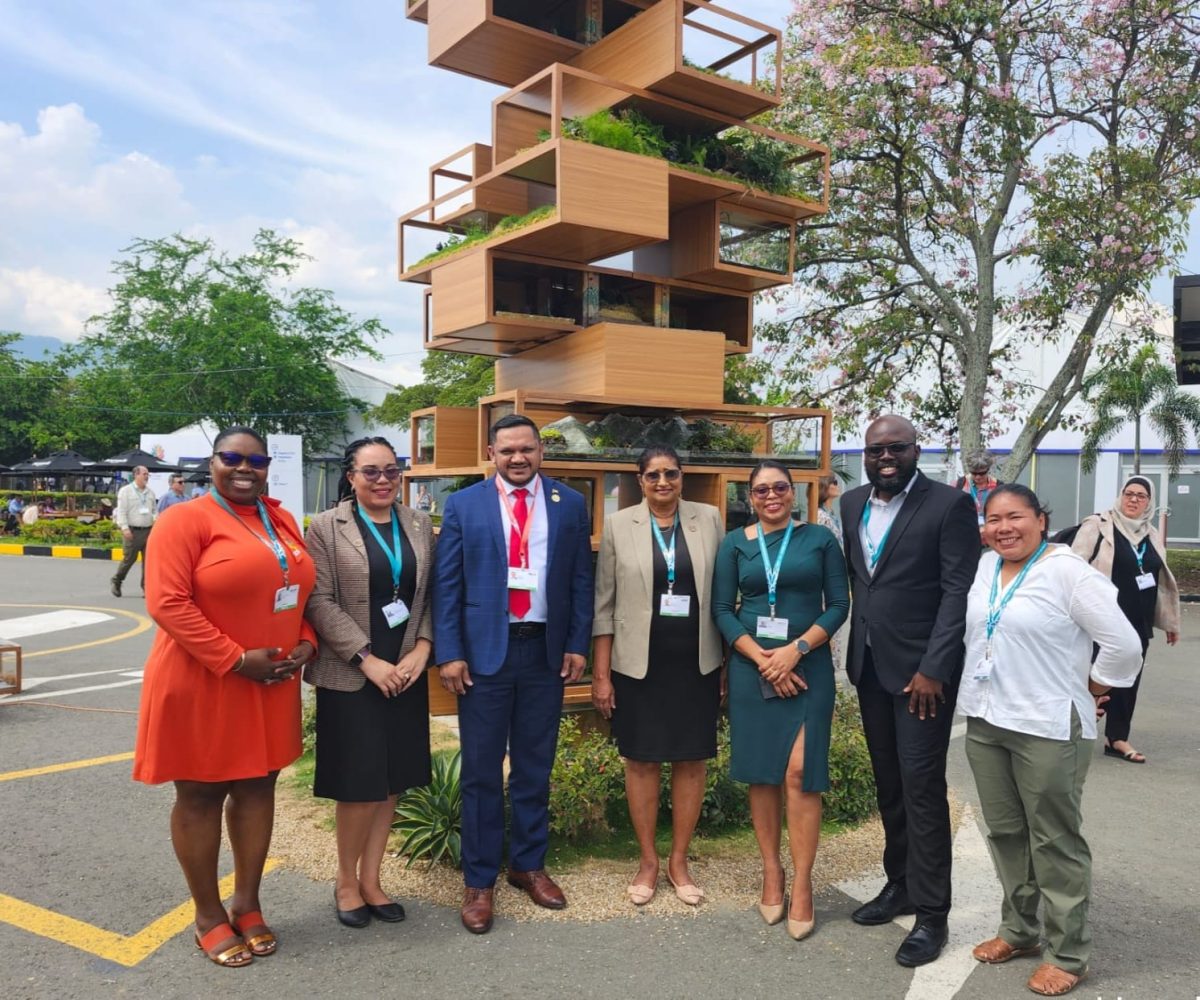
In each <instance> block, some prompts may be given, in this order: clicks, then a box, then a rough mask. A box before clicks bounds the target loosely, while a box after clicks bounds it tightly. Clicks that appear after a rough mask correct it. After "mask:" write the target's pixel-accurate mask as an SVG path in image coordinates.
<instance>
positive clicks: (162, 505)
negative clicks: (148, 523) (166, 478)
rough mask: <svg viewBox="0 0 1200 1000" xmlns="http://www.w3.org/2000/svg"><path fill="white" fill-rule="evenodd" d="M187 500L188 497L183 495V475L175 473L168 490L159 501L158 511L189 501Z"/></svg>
mask: <svg viewBox="0 0 1200 1000" xmlns="http://www.w3.org/2000/svg"><path fill="white" fill-rule="evenodd" d="M187 501H188V498H187V497H186V496H184V495H183V476H181V475H178V474H175V475H173V476H171V483H170V487H169V488H168V489H167V492H166V493H164V494H163V496H162V499H161V500H159V501H158V512H159V513H160V514H161V513H162V512H163V511H164V510H166V509H167V508H168V507H174V506H175V505H176V504H177V503H187Z"/></svg>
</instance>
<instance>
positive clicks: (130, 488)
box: [111, 465, 158, 597]
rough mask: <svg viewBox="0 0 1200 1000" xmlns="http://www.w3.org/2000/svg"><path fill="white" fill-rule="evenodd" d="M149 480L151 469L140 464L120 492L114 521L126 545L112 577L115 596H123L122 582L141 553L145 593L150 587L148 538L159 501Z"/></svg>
mask: <svg viewBox="0 0 1200 1000" xmlns="http://www.w3.org/2000/svg"><path fill="white" fill-rule="evenodd" d="M149 480H150V470H149V469H147V468H146V467H145V466H144V465H139V466H138V467H137V468H136V469H134V470H133V482H132V483H127V484H126V485H124V486H122V487H121V488H120V489H119V490H118V491H117V506H116V509H115V510H114V511H113V520H114V521H115V522H116V524H117V528H118V529H120V532H121V540H122V546H121V565H120V566H118V567H117V571H116V573H114V574H113V578H112V580H111V585H112V595H113V597H120V596H121V584H122V583H124V582H125V577H126V576H128V575H129V570H130V569H131V568H132V567H133V564H134V563H135V562H137V557H138V556H139V555H140V556H141V557H142V581H141V582H142V592H143V593H144V592H145V590H146V541H147V539H149V537H150V529H151V528H152V527H153V526H154V518H155V517H156V516H157V513H158V507H157V504H158V501H157V500H156V499H155V496H154V491H153V490H152V489H150V487H149V485H147V484H148V483H149Z"/></svg>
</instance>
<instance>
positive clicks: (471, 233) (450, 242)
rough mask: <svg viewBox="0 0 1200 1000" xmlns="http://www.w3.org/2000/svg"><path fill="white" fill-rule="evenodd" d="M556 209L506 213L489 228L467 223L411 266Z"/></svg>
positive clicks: (546, 207)
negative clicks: (518, 213)
mask: <svg viewBox="0 0 1200 1000" xmlns="http://www.w3.org/2000/svg"><path fill="white" fill-rule="evenodd" d="M557 211H558V206H557V205H539V206H538V207H537V208H535V209H533V211H531V212H526V213H525V214H524V215H506V216H505V217H504V218H503V219H501V220H500V221H499V222H497V223H496V224H495V225H494V226H493V227H492V228H491V229H485V228H484V227H483V226H481V225H479V224H477V223H469V224H468V225H466V226H465V227H464V229H463V232H462V233H452V234H451V235H450V236H448V237H447V238H446V241H445V242H444V243H439V244H438V247H437V249H436V250H434V251H433V252H432V253H427V254H426V255H425V256H424V257H422V258H421V259H420V260H419V261H417V262H416V263H415V264H413V265H412V266H413V267H414V268H415V267H423V266H424V265H426V264H429V263H431V262H432V261H435V260H441V259H442V258H443V257H449V256H450V255H451V254H454V253H458V252H459V251H460V250H466V249H467V248H468V247H473V246H478V245H479V244H480V243H485V242H487V241H488V240H490V239H493V238H495V237H497V236H504V235H505V234H506V233H512V232H515V231H516V230H518V229H524V228H526V227H527V226H532V225H533V224H534V223H537V222H541V221H542V220H543V219H549V218H550V217H551V216H552V215H554V214H555V213H556V212H557ZM410 270H411V268H410Z"/></svg>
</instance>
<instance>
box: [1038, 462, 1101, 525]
mask: <svg viewBox="0 0 1200 1000" xmlns="http://www.w3.org/2000/svg"><path fill="white" fill-rule="evenodd" d="M1078 474H1079V457H1078V456H1077V455H1038V456H1037V487H1036V492H1037V495H1038V499H1039V500H1041V502H1042V506H1043V507H1048V508H1050V525H1051V527H1050V530H1051V531H1057V530H1058V529H1059V528H1067V527H1070V526H1071V525H1072V524H1078V523H1079V519H1080V517H1079V486H1078V484H1077V482H1076V479H1077V477H1078ZM1086 513H1089V514H1090V513H1091V505H1090V504H1089V505H1088V510H1087V512H1086Z"/></svg>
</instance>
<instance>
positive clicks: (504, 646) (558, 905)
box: [433, 414, 592, 934]
mask: <svg viewBox="0 0 1200 1000" xmlns="http://www.w3.org/2000/svg"><path fill="white" fill-rule="evenodd" d="M488 440H489V444H488V457H489V458H490V459H491V460H492V461H493V462H494V463H495V465H496V475H495V477H493V478H491V479H486V480H484V481H483V482H482V483H479V484H477V485H475V486H471V487H468V488H467V489H465V490H462V491H460V492H458V493H455V494H453V495H451V497H450V498H449V499H448V500H447V501H446V507H445V510H444V512H443V515H442V530H441V534H440V536H439V537H438V546H437V559H436V565H435V569H434V584H433V632H434V638H433V642H434V650H435V651H436V654H437V658H438V671H439V673H440V675H441V680H442V686H443V687H445V688H446V690H448V691H453V692H454V693H456V694H457V695H458V721H459V735H460V739H461V743H462V797H463V810H462V812H463V815H462V821H463V823H462V860H463V881H464V883H465V890H464V892H463V906H462V921H463V926H464V927H466V928H467V930H469V931H471V932H472V933H473V934H484V933H486V932H487V931H488V930H490V929H491V926H492V906H493V900H492V893H493V886H494V885H495V882H496V876H497V875H498V874H499V872H500V862H501V855H502V852H503V846H504V776H503V770H502V768H503V764H504V754H505V750H506V749H507V751H508V756H509V765H510V766H509V778H508V797H509V802H510V804H511V806H512V829H511V831H510V833H509V851H508V857H509V863H508V881H509V883H510V884H511V885H514V886H516V887H517V888H519V889H523V890H524V891H526V892H528V893H529V895H530V897H531V898H532V899H533V901H534V902H535V903H537V904H538V905H539V906H545V907H549V908H550V909H562V908H563V907H564V906H566V905H567V901H566V898H565V897H564V896H563V893H562V890H561V889H559V887H558V886H557V885H555V883H554V881H553V880H552V879H551V878H550V876H549V875H547V874H546V872H545V860H546V845H547V840H548V834H549V813H548V805H549V801H550V769H551V767H552V766H553V764H554V751H555V748H556V746H557V743H558V721H559V716H560V715H561V713H562V696H563V682H564V681H567V680H571V681H575V680H578V679H579V678H580V677H581V676H582V674H583V669H584V666H585V664H586V662H587V661H586V657H587V651H588V646H589V643H590V641H591V622H592V548H591V523H590V521H589V519H588V515H587V507H586V505H585V504H584V501H583V497H582V496H580V494H579V493H577V492H576V491H575V490H573V489H571V488H570V487H567V486H564V485H563V484H562V483H558V482H555V481H554V480H553V479H547V478H545V477H544V476H540V475H539V474H538V470H539V469H540V468H541V464H542V441H541V437H540V436H539V434H538V429H537V425H536V424H534V423H533V421H532V420H530V419H529V418H528V417H525V416H521V415H519V414H510V415H509V416H506V417H502V418H501V419H500V420H498V421H496V423H495V425H494V426H493V427H492V428H491V431H490V432H489V435H488Z"/></svg>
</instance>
